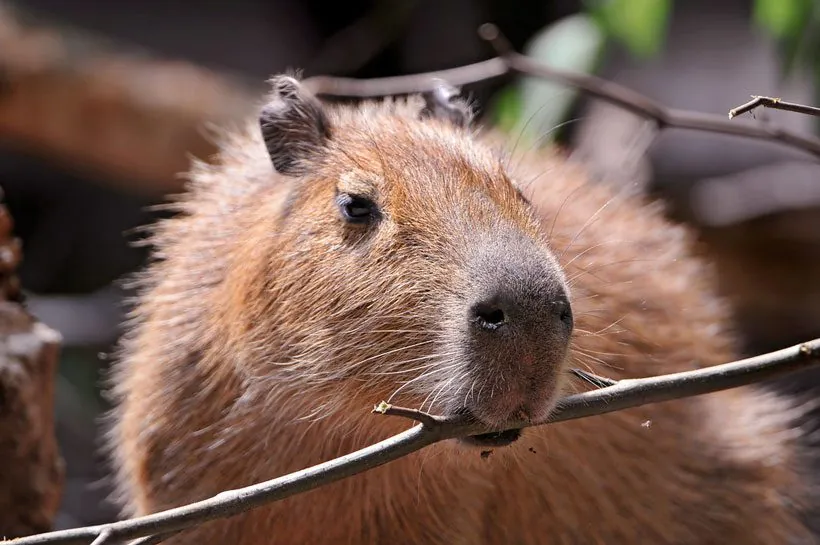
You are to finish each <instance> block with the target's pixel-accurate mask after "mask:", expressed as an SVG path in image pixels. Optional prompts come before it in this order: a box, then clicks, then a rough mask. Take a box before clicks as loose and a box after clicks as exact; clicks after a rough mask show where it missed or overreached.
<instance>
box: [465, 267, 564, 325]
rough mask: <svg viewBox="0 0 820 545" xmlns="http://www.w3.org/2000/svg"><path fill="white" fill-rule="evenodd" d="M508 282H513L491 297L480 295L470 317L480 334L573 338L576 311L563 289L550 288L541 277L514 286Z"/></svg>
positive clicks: (557, 287)
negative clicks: (571, 336)
mask: <svg viewBox="0 0 820 545" xmlns="http://www.w3.org/2000/svg"><path fill="white" fill-rule="evenodd" d="M505 280H510V279H509V278H506V279H504V280H501V281H500V282H499V284H500V285H499V286H498V287H497V288H496V289H495V290H493V291H492V292H490V295H484V296H480V297H479V298H478V301H476V302H475V303H473V304H472V305H471V306H470V311H469V314H468V317H469V320H470V322H471V324H472V327H473V328H474V329H475V330H476V331H477V332H497V333H498V334H499V335H500V334H501V333H504V332H506V333H508V334H509V335H513V336H519V335H528V336H529V335H534V336H535V337H539V336H542V335H544V336H547V337H553V336H554V335H556V334H557V335H558V336H559V337H565V336H569V334H570V333H571V332H572V327H573V317H572V308H571V306H570V303H569V299H568V298H567V294H566V291H565V290H564V289H563V286H560V285H559V286H556V285H555V284H552V285H549V286H547V285H545V282H544V281H543V280H540V281H539V279H538V278H533V279H530V282H527V281H526V280H525V279H523V278H518V279H516V280H517V281H513V282H511V283H510V282H507V281H505ZM528 283H529V284H530V285H527V284H528Z"/></svg>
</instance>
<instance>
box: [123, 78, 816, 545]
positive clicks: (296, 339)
mask: <svg viewBox="0 0 820 545" xmlns="http://www.w3.org/2000/svg"><path fill="white" fill-rule="evenodd" d="M271 87H272V91H271V94H270V96H269V97H268V98H269V99H268V101H267V103H266V104H265V105H264V106H263V107H261V108H260V115H259V118H258V119H253V120H250V122H249V124H248V126H247V127H246V128H245V130H243V131H237V132H236V133H233V134H231V135H229V136H226V137H225V139H224V141H223V142H222V147H221V153H220V155H219V157H218V161H216V164H215V165H214V166H206V165H204V164H197V165H195V166H194V168H193V169H192V172H191V174H190V179H191V182H190V185H189V191H188V192H187V193H186V194H184V195H183V196H182V197H180V198H179V200H178V202H177V208H178V212H179V213H178V214H177V215H176V216H174V217H173V218H172V219H169V220H165V221H163V222H161V223H160V224H158V225H157V226H156V230H155V234H154V238H153V243H154V245H155V253H154V256H155V259H153V260H152V262H151V263H150V264H149V266H148V267H147V269H146V271H144V272H143V273H142V274H141V276H140V277H139V286H140V292H139V296H138V299H137V301H136V303H137V304H136V306H135V311H134V314H133V317H132V320H131V321H130V322H129V324H128V329H127V334H126V335H125V337H124V339H123V343H122V350H121V354H120V358H119V359H120V361H119V362H118V363H117V365H116V366H115V372H114V374H113V375H112V377H111V380H112V383H113V387H112V392H113V394H114V396H115V397H114V400H115V402H116V408H115V410H114V412H113V413H112V415H111V417H112V426H111V429H110V434H109V445H110V448H111V451H112V454H113V460H114V462H115V466H116V477H117V483H118V490H119V500H120V501H121V504H122V505H123V508H124V512H125V514H127V515H142V514H146V513H151V512H155V511H159V510H163V509H167V508H170V507H175V506H179V505H182V504H185V503H189V502H192V501H196V500H201V499H204V498H207V497H210V496H213V495H216V494H218V493H219V492H221V491H223V490H227V489H234V488H237V487H241V486H245V485H249V484H252V483H255V482H259V481H262V480H266V479H270V478H274V477H277V476H280V475H283V474H285V473H288V472H292V471H296V470H299V469H303V468H305V467H307V466H310V465H313V464H316V463H320V462H322V461H325V460H328V459H331V458H335V457H337V456H340V455H343V454H346V453H348V452H351V451H353V450H355V449H358V448H362V447H364V446H367V445H369V444H372V443H374V442H377V441H379V440H382V439H385V438H386V437H388V436H390V435H393V434H395V433H398V432H400V431H403V430H405V429H407V427H408V425H409V424H408V422H407V421H406V420H403V419H400V418H393V417H384V416H376V415H372V414H371V409H372V407H373V405H374V404H376V403H378V402H379V401H381V400H389V401H391V402H392V403H395V404H397V405H402V406H409V407H417V408H421V409H423V410H426V411H429V412H432V413H435V414H442V415H456V414H460V415H470V416H472V417H473V418H475V419H476V420H478V421H480V422H483V423H485V424H487V425H490V426H499V427H500V426H503V425H504V424H505V423H506V422H510V421H513V420H517V419H527V418H529V419H532V420H541V419H544V418H546V417H547V416H548V415H549V413H550V411H551V410H553V409H554V407H555V404H556V401H557V400H558V399H559V398H560V396H562V395H564V394H567V393H571V392H572V391H577V390H578V389H580V388H582V386H581V385H580V384H577V383H575V382H572V381H570V380H569V379H568V370H569V369H570V368H573V367H578V368H582V369H590V370H592V371H594V372H597V373H599V374H604V375H607V376H611V377H613V378H616V379H617V378H625V377H640V376H650V375H657V374H662V373H668V372H675V371H683V370H688V369H693V368H696V367H703V366H708V365H714V364H717V363H723V362H725V361H730V360H732V359H734V358H735V356H736V354H735V348H734V341H733V339H732V337H731V333H730V330H729V329H730V327H729V318H728V313H727V310H726V308H725V307H724V305H723V304H722V302H721V301H720V300H719V299H718V298H717V297H716V295H715V293H714V291H713V282H712V278H711V273H710V271H709V269H708V268H707V267H706V266H705V265H704V264H703V263H702V262H700V261H699V260H697V259H695V258H694V257H693V256H692V255H691V253H690V248H689V246H690V243H691V241H690V237H689V234H688V233H687V232H686V231H685V230H684V229H683V228H682V227H680V226H675V225H671V224H670V223H668V222H667V221H666V220H665V219H664V217H663V215H662V211H661V210H660V209H659V208H658V207H657V206H655V205H652V204H649V203H647V202H644V201H643V200H642V199H640V198H638V197H635V196H630V195H626V194H623V193H618V192H616V191H615V190H614V189H612V188H609V187H608V186H606V185H604V184H593V183H590V182H588V181H587V180H586V179H585V177H584V175H583V172H581V171H580V170H579V169H577V168H575V167H573V166H571V165H570V164H569V163H567V162H565V161H563V160H562V159H561V158H560V157H559V156H557V154H555V153H550V152H549V151H546V150H543V149H541V150H533V149H526V148H530V146H528V145H526V146H525V145H523V144H522V145H521V146H518V148H516V145H515V141H514V140H513V141H508V140H507V139H506V138H505V137H503V136H500V135H497V134H494V133H492V132H481V131H478V130H477V129H476V128H475V123H473V122H472V121H471V118H470V110H469V108H468V107H467V105H466V104H465V103H464V102H463V101H461V100H460V99H459V98H458V97H457V96H455V95H456V93H455V92H453V90H452V89H450V88H449V87H447V86H446V84H443V83H442V84H440V85H439V86H438V87H437V89H436V91H434V92H431V93H429V94H426V95H423V96H413V97H410V98H408V99H406V100H385V101H378V102H367V103H364V104H361V105H357V106H350V105H330V104H324V103H322V102H321V101H320V100H319V99H318V98H317V97H314V96H312V95H311V93H310V92H309V91H308V90H307V89H306V88H305V86H304V85H302V84H300V83H299V82H298V81H297V80H295V79H293V78H291V77H287V76H278V77H275V78H273V79H272V80H271ZM799 417H801V409H800V408H799V406H798V405H797V403H796V402H792V401H791V400H789V399H787V398H783V397H779V396H777V395H775V394H774V393H772V392H770V391H768V390H766V389H763V388H760V387H747V388H741V389H734V390H730V391H726V392H721V393H717V394H712V395H708V396H701V397H696V398H689V399H684V400H678V401H673V402H666V403H661V404H654V405H648V406H645V407H641V408H636V409H630V410H626V411H621V412H616V413H611V414H607V415H603V416H597V417H591V418H586V419H581V420H575V421H569V422H565V423H560V424H554V425H549V426H540V427H534V428H526V429H524V430H510V431H508V432H505V433H502V434H494V435H493V434H490V435H482V436H476V437H472V438H465V439H463V440H460V441H456V440H453V441H445V442H442V443H438V444H436V445H433V446H431V447H428V448H426V449H423V450H422V451H419V452H417V453H414V454H411V455H409V456H406V457H404V458H402V459H400V460H398V461H395V462H391V463H389V464H387V465H385V466H381V467H379V468H376V469H374V470H372V471H369V472H366V473H363V474H360V475H356V476H354V477H352V478H349V479H345V480H343V481H340V482H337V483H334V484H332V485H329V486H326V487H322V488H319V489H316V490H313V491H311V492H308V493H305V494H301V495H297V496H294V497H291V498H288V499H287V500H285V501H281V502H277V503H274V504H271V505H269V506H265V507H262V508H258V509H256V510H253V511H250V512H248V513H245V514H242V515H239V516H235V517H233V518H230V519H224V520H216V521H212V522H209V523H207V524H204V525H202V526H200V527H197V528H195V529H191V530H187V531H185V532H183V533H181V534H178V535H177V536H176V537H174V538H173V539H171V540H169V543H174V544H204V543H220V544H231V545H263V544H264V545H277V544H328V545H330V544H365V543H367V544H385V543H392V544H431V545H436V544H440V545H444V544H447V545H450V544H457V545H460V544H465V545H466V544H470V545H482V544H484V545H495V544H541V543H549V544H550V545H563V544H567V545H569V544H572V545H578V544H587V543H607V544H624V545H625V544H629V545H636V544H652V545H673V544H674V545H712V544H714V545H717V544H721V545H723V544H732V545H735V544H736V545H740V544H744V545H753V544H759V545H764V544H765V545H775V544H778V545H780V544H798V543H800V544H802V543H815V541H813V539H814V538H813V537H812V536H811V535H810V533H809V531H808V530H807V529H806V526H805V524H804V520H803V519H804V518H805V517H804V514H805V513H806V512H807V510H808V509H809V508H810V507H811V505H810V500H811V496H810V494H811V493H812V491H813V486H810V485H809V481H810V479H808V478H807V475H806V473H807V468H808V467H809V462H808V456H807V454H806V453H804V452H803V449H802V446H801V445H802V442H801V435H802V434H803V432H802V431H801V429H800V427H799V426H798V425H797V424H796V422H797V421H798V418H799ZM487 451H492V454H491V455H490V456H487V455H486V453H487ZM804 470H806V471H804Z"/></svg>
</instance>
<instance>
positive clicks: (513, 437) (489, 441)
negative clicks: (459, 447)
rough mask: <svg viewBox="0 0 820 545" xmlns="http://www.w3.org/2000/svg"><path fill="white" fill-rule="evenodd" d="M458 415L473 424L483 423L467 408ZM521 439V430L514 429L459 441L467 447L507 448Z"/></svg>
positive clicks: (482, 434) (463, 438)
mask: <svg viewBox="0 0 820 545" xmlns="http://www.w3.org/2000/svg"><path fill="white" fill-rule="evenodd" d="M456 414H458V415H460V416H462V417H464V418H465V419H467V420H468V421H471V422H476V423H478V422H481V421H480V420H479V419H478V418H476V417H475V415H474V414H473V413H472V411H470V409H468V408H467V407H462V408H460V409H459V410H457V411H456ZM520 437H521V428H514V429H509V430H504V431H498V432H491V433H480V434H478V435H468V436H466V437H459V439H458V440H459V441H460V442H461V443H464V444H466V445H470V446H474V447H506V446H507V445H512V444H513V443H515V442H516V441H518V439H519V438H520Z"/></svg>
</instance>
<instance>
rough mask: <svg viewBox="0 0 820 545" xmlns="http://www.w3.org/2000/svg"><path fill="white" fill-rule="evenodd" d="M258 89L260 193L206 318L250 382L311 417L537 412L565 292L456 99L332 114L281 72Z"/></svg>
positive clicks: (515, 194)
mask: <svg viewBox="0 0 820 545" xmlns="http://www.w3.org/2000/svg"><path fill="white" fill-rule="evenodd" d="M271 83H272V86H273V91H272V93H271V95H270V97H269V102H268V103H267V104H266V105H265V106H264V107H263V108H262V110H261V115H260V129H261V134H262V140H263V141H264V144H265V147H266V149H267V153H268V155H269V156H270V161H271V167H272V168H271V170H270V172H269V174H267V176H269V177H272V178H275V183H272V184H270V183H268V184H260V185H262V186H264V187H266V188H268V189H263V190H261V191H260V192H259V194H258V195H256V196H255V197H254V198H255V199H256V200H258V203H257V204H256V206H255V207H254V208H252V209H251V210H253V211H252V212H251V213H250V214H249V216H248V218H246V221H247V222H248V225H247V229H249V230H252V231H255V232H256V233H255V235H256V236H250V234H249V236H247V237H246V238H247V240H246V241H237V244H238V247H239V250H238V253H237V255H236V256H235V257H234V258H233V262H232V263H233V264H232V267H233V268H234V270H233V271H232V272H231V274H229V275H228V276H227V278H228V280H227V281H226V282H225V285H224V286H223V290H224V293H225V294H226V296H227V297H226V299H225V302H224V305H223V307H224V308H223V310H222V312H225V313H228V314H229V316H228V318H229V319H228V320H220V322H219V323H222V324H226V323H229V324H232V325H231V326H230V328H231V332H230V333H231V334H232V335H235V336H236V338H237V339H241V342H237V343H235V346H241V347H243V350H246V351H247V350H248V347H251V349H252V350H254V351H255V354H254V355H253V357H249V358H244V360H245V361H247V362H252V363H247V366H248V367H247V370H248V372H249V373H251V374H252V375H253V376H255V377H265V378H267V379H269V380H275V381H294V383H297V386H298V388H300V389H301V390H300V391H303V392H309V393H310V398H311V399H312V400H313V402H314V404H315V406H316V407H321V409H320V410H317V412H316V414H315V415H313V416H315V417H321V416H322V415H323V414H329V413H332V412H333V411H334V410H337V409H343V410H344V411H345V412H347V413H351V412H356V413H363V414H366V410H365V409H366V408H368V407H372V405H373V404H374V403H378V402H379V401H380V400H382V399H387V400H388V401H390V402H392V403H395V404H398V405H403V406H414V407H417V408H421V409H423V410H428V411H431V412H434V413H436V414H445V415H452V414H465V415H470V416H472V417H473V418H475V419H477V420H478V421H480V422H482V423H485V424H488V425H491V426H503V425H504V424H505V423H506V422H509V421H510V420H512V419H519V418H524V419H526V418H530V419H542V418H545V417H546V416H547V415H548V413H549V412H550V410H551V409H552V408H553V407H554V402H555V400H556V398H557V397H558V395H559V393H560V392H559V390H560V385H561V377H562V374H563V372H564V360H565V359H566V357H567V352H568V346H569V342H570V336H571V334H572V329H573V318H572V312H571V306H570V299H569V290H568V287H567V282H566V280H565V278H564V276H563V273H562V271H561V269H560V267H559V266H558V263H557V261H556V259H555V257H554V256H553V255H552V253H551V252H550V249H549V248H548V246H547V244H546V239H545V236H544V233H543V232H542V231H541V226H540V224H539V222H538V220H537V218H536V216H535V215H534V213H533V212H532V210H531V209H530V205H529V204H528V203H527V201H526V199H525V198H524V197H523V196H522V194H521V192H520V191H519V190H518V189H517V187H516V185H515V184H514V182H513V180H511V179H509V177H508V175H507V174H506V171H505V163H504V162H505V156H504V155H503V154H502V153H500V152H498V151H496V150H494V149H491V148H489V147H488V146H487V145H486V144H480V143H478V142H476V141H475V140H474V139H473V138H470V137H469V136H470V131H471V130H472V129H471V128H470V111H469V108H468V107H467V105H466V104H465V103H463V102H462V101H460V100H459V99H457V98H456V93H455V92H454V90H453V89H451V88H450V87H448V86H447V85H446V84H443V83H440V84H439V85H438V87H437V89H436V90H435V91H434V92H431V93H428V94H427V95H424V96H423V97H416V98H415V99H408V100H401V101H399V100H396V101H388V102H386V103H379V104H376V103H365V104H363V105H361V106H360V107H358V108H338V109H337V108H335V107H334V106H333V105H330V104H323V103H321V102H320V101H319V100H318V99H317V98H316V97H314V96H312V95H311V94H310V93H309V92H308V91H307V89H306V88H305V87H304V86H303V85H302V84H300V83H299V82H298V81H296V80H295V79H293V78H291V77H288V76H279V77H276V78H274V79H273V80H272V81H271ZM385 117H387V118H388V119H385ZM465 135H466V136H468V138H464V136H465ZM266 192H268V193H270V195H271V196H274V198H267V194H266ZM245 210H247V208H246V209H245ZM260 242H261V243H260ZM304 416H305V417H309V416H311V415H308V414H305V415H304ZM368 418H369V417H368ZM517 437H518V432H517V431H510V432H507V433H504V434H500V435H498V434H496V435H494V436H478V437H474V438H471V439H470V440H469V441H468V442H472V443H474V444H484V445H486V444H494V445H499V444H505V443H509V442H511V441H514V440H515V439H517Z"/></svg>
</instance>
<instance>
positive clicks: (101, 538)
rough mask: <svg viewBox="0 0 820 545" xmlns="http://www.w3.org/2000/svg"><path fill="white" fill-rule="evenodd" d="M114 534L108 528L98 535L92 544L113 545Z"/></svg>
mask: <svg viewBox="0 0 820 545" xmlns="http://www.w3.org/2000/svg"><path fill="white" fill-rule="evenodd" d="M113 535H114V534H113V533H112V532H111V530H110V529H109V528H106V529H105V530H103V531H102V532H100V535H98V536H97V537H96V538H95V539H94V541H92V542H91V545H111V543H112V541H111V538H112V536H113Z"/></svg>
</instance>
